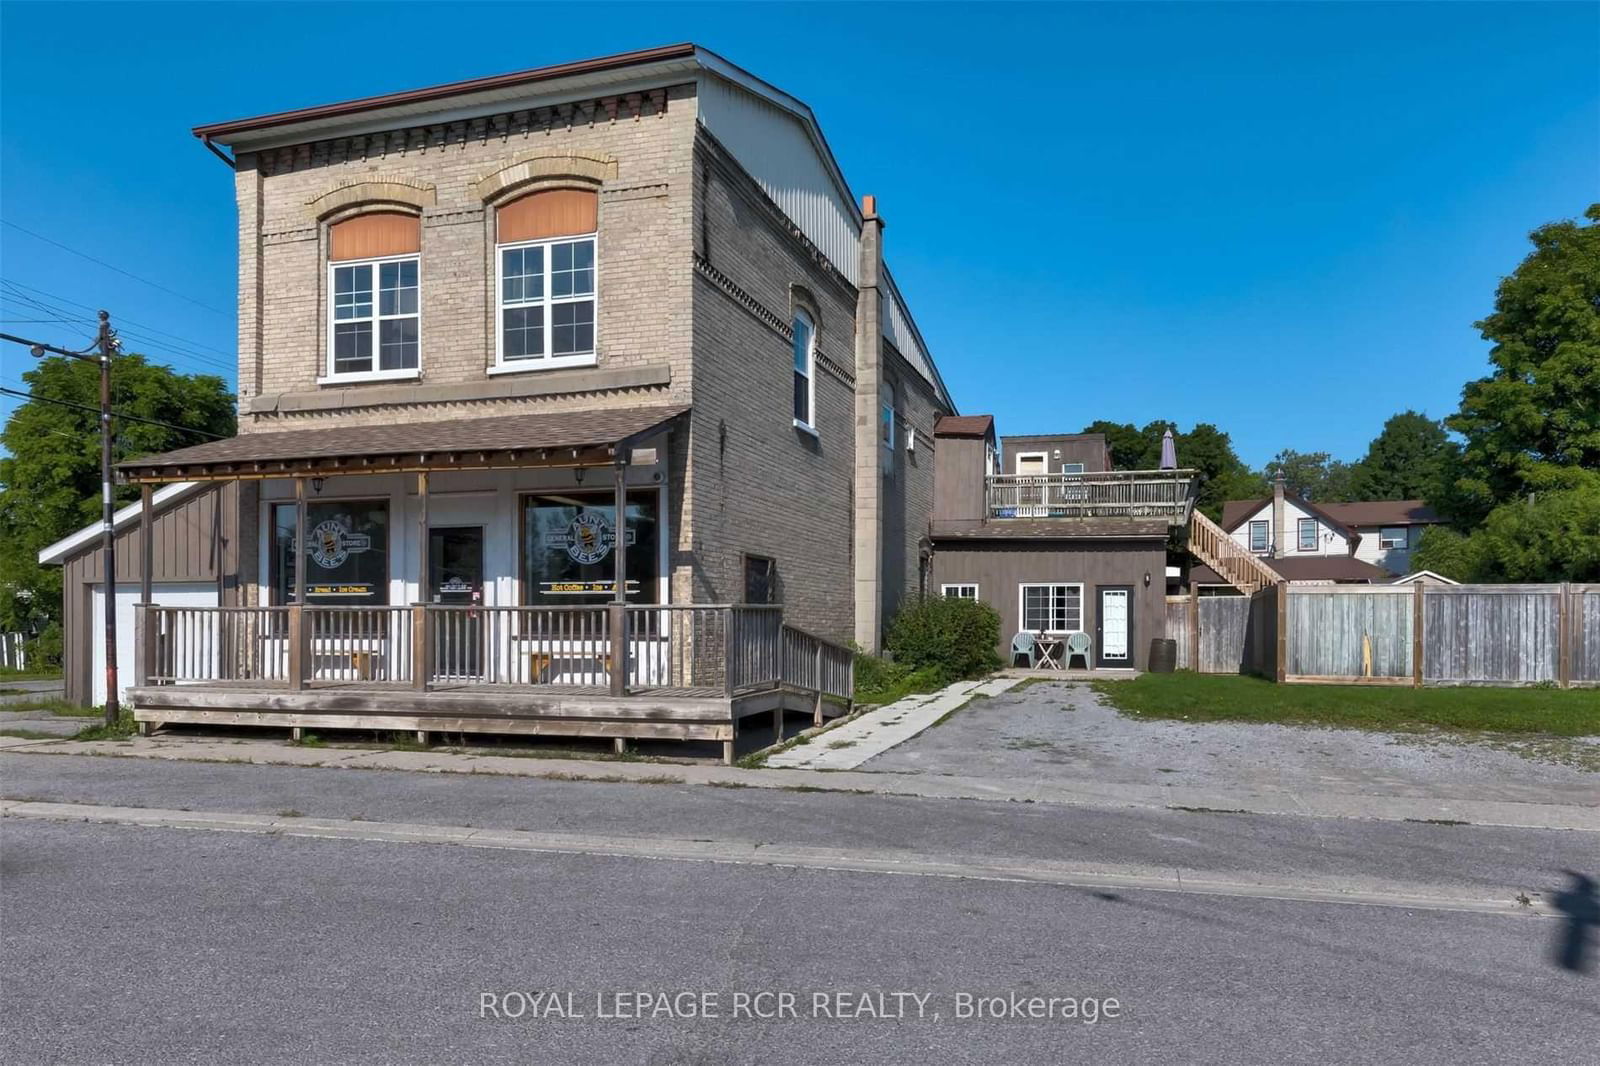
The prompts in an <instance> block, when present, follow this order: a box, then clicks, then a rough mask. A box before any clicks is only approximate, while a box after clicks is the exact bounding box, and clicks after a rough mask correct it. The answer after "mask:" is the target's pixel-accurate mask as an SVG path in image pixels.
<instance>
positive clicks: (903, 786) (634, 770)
mask: <svg viewBox="0 0 1600 1066" xmlns="http://www.w3.org/2000/svg"><path fill="white" fill-rule="evenodd" d="M6 752H18V753H26V754H30V755H60V756H62V757H67V756H80V757H82V756H110V757H122V758H136V759H169V760H175V761H194V762H234V763H251V764H257V765H286V766H311V767H327V768H344V769H353V770H409V771H416V772H422V773H449V774H498V775H503V776H507V777H529V778H545V779H553V780H574V781H625V782H637V783H640V784H671V785H709V786H713V787H717V788H775V789H789V790H794V791H819V792H829V791H835V792H858V793H869V794H878V795H887V796H913V797H923V798H928V799H969V800H988V801H992V802H1010V803H1037V804H1055V805H1065V806H1085V807H1101V808H1126V807H1147V808H1157V809H1169V810H1170V809H1177V810H1188V811H1215V812H1222V813H1241V814H1284V815H1306V816H1311V817H1317V818H1364V819H1371V820H1377V821H1391V822H1405V821H1411V822H1425V821H1453V822H1466V823H1470V824H1474V825H1498V826H1515V827H1522V828H1531V829H1574V830H1582V831H1585V832H1592V833H1600V807H1595V806H1578V805H1563V804H1556V803H1521V802H1508V801H1503V800H1493V799H1485V800H1464V799H1459V798H1454V797H1450V796H1429V795H1426V794H1421V795H1411V796H1383V795H1372V794H1370V793H1363V794H1356V793H1336V792H1318V791H1313V790H1307V791H1288V790H1276V791H1275V790H1270V789H1261V788H1256V787H1252V786H1251V785H1250V784H1248V783H1242V784H1239V785H1238V786H1236V787H1233V788H1228V789H1223V788H1194V787H1185V786H1182V785H1170V786H1169V785H1149V784H1138V785H1136V784H1118V783H1114V782H1112V783H1108V782H1105V781H1097V780H1093V779H1089V778H1085V779H1082V780H1067V779H1062V778H1056V779H1053V780H1051V781H1048V782H1043V781H1017V780H998V779H990V778H979V777H961V776H955V775H949V776H946V775H931V774H929V775H923V774H897V773H870V772H862V771H856V770H844V771H819V770H796V769H761V770H743V769H739V768H737V767H728V766H711V765H706V764H678V763H659V762H654V763H647V762H613V761H601V760H581V759H548V758H519V757H517V756H508V755H486V754H485V755H480V754H476V753H473V752H471V751H423V752H409V751H373V750H370V749H359V748H303V747H296V746H293V745H291V744H289V743H287V742H285V741H282V740H211V739H201V738H192V737H161V736H157V737H149V738H137V739H133V740H124V741H89V742H80V741H64V742H63V741H53V740H20V739H17V738H14V737H0V784H3V782H4V780H5V759H4V754H5V753H6ZM12 798H16V797H12Z"/></svg>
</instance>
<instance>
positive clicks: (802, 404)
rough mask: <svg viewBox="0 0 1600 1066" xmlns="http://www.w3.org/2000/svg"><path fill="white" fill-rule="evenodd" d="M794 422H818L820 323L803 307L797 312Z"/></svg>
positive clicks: (812, 426)
mask: <svg viewBox="0 0 1600 1066" xmlns="http://www.w3.org/2000/svg"><path fill="white" fill-rule="evenodd" d="M792 325H793V327H794V424H795V425H796V426H799V427H801V428H803V429H815V428H816V425H817V383H816V382H817V378H816V372H817V327H816V323H814V322H812V321H811V316H810V315H808V314H806V313H805V312H804V311H796V312H795V313H794V322H793V323H792Z"/></svg>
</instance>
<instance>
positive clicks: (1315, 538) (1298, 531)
mask: <svg viewBox="0 0 1600 1066" xmlns="http://www.w3.org/2000/svg"><path fill="white" fill-rule="evenodd" d="M1307 522H1309V523H1311V547H1309V548H1308V547H1306V523H1307ZM1294 531H1295V532H1294V535H1295V547H1296V548H1298V549H1299V550H1300V551H1303V552H1315V551H1316V550H1317V549H1318V548H1320V547H1321V546H1322V535H1321V534H1320V533H1318V532H1317V520H1316V519H1315V518H1300V519H1297V520H1296V521H1295V525H1294Z"/></svg>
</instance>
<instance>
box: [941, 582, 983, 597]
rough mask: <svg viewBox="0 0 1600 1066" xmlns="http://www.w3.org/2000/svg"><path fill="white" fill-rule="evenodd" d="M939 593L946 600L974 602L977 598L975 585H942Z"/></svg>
mask: <svg viewBox="0 0 1600 1066" xmlns="http://www.w3.org/2000/svg"><path fill="white" fill-rule="evenodd" d="M939 591H940V592H941V593H942V594H943V595H944V598H945V599H947V600H975V599H977V598H978V586H976V585H943V586H940V589H939Z"/></svg>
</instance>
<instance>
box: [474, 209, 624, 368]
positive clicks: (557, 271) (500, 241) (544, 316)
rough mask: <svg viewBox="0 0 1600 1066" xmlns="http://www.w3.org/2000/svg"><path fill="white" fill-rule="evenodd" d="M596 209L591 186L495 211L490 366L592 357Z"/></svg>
mask: <svg viewBox="0 0 1600 1066" xmlns="http://www.w3.org/2000/svg"><path fill="white" fill-rule="evenodd" d="M598 210H599V208H598V199H597V197H596V196H595V194H594V193H593V192H592V191H588V190H583V189H551V190H548V191H546V192H536V193H530V194H529V195H527V196H523V197H520V198H518V199H516V200H513V201H511V202H510V203H508V204H504V205H502V206H501V207H500V209H499V211H497V212H496V218H495V226H496V230H497V233H496V238H495V240H496V246H495V260H496V275H497V276H496V278H495V290H496V292H497V293H498V294H499V296H498V306H497V307H496V311H495V350H496V359H495V363H496V369H499V370H531V369H536V368H543V367H558V366H585V365H592V364H593V363H594V361H595V272H596V269H597V264H596V262H595V233H596V230H597V228H598V220H599V215H598Z"/></svg>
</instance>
